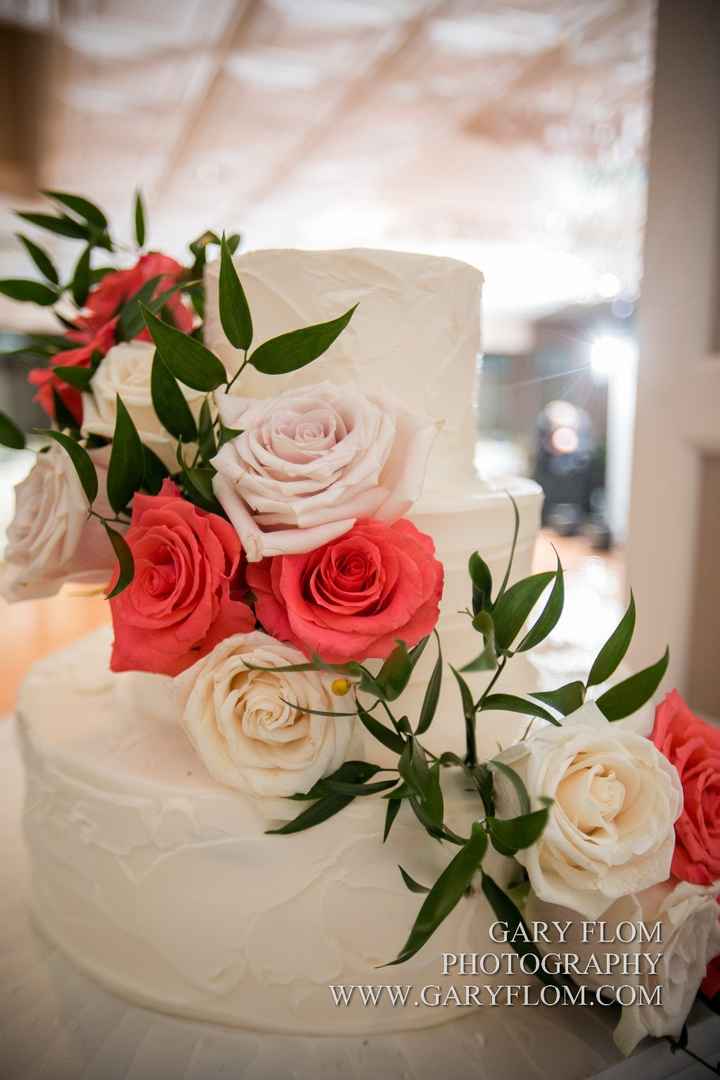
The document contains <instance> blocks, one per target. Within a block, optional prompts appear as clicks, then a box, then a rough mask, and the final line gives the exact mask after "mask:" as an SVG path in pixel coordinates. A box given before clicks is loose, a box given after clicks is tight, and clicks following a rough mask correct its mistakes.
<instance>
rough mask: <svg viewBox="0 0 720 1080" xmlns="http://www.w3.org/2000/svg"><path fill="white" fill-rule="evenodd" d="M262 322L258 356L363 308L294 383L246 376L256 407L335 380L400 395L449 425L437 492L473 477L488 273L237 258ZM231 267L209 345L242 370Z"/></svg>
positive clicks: (311, 255)
mask: <svg viewBox="0 0 720 1080" xmlns="http://www.w3.org/2000/svg"><path fill="white" fill-rule="evenodd" d="M235 265H236V267H237V270H238V273H239V276H240V279H241V281H242V284H243V288H244V289H245V292H246V294H247V297H248V302H249V305H250V310H251V313H252V319H253V327H254V338H253V348H255V347H257V345H259V344H261V343H262V342H264V341H266V340H268V338H272V337H276V336H277V335H279V334H283V333H286V332H287V331H289V330H297V329H299V328H300V327H302V326H309V325H312V324H314V323H319V322H326V321H328V320H330V319H334V318H336V317H337V316H338V315H342V314H343V313H344V312H345V311H347V310H348V308H350V307H352V306H353V305H354V304H357V305H358V307H357V310H356V311H355V314H354V315H353V317H352V320H351V321H350V323H349V325H348V326H347V328H346V329H345V330H343V332H342V333H341V334H340V336H339V337H338V338H337V339H336V341H335V342H334V343H333V345H331V346H330V348H329V349H328V350H327V352H326V353H325V354H324V355H323V356H322V357H320V358H319V359H318V360H316V361H315V362H314V363H312V364H310V365H309V366H308V367H306V368H303V369H301V370H300V371H296V372H293V373H291V374H289V375H282V376H268V375H261V374H259V373H258V372H256V371H255V370H254V369H253V368H252V367H248V368H246V369H245V371H244V372H243V374H242V375H241V376H240V379H239V380H238V383H237V388H238V393H241V394H243V395H244V396H246V397H269V396H271V395H273V394H275V393H277V392H278V391H279V390H282V389H285V388H286V387H288V386H306V385H308V384H310V383H317V382H320V381H321V380H323V379H330V380H332V382H334V383H340V384H345V383H356V384H357V385H358V386H360V387H361V388H362V389H363V390H365V391H367V392H370V393H374V394H378V393H380V394H382V393H387V392H388V391H389V392H390V393H392V394H393V395H395V396H396V397H397V398H399V399H400V400H401V401H402V403H403V404H404V405H405V407H406V408H407V409H408V410H409V411H411V412H414V413H417V414H419V415H421V416H430V417H432V418H433V419H437V420H441V421H443V428H442V431H441V432H440V435H439V437H438V440H437V442H436V446H435V449H434V451H433V453H432V455H431V459H430V466H429V471H428V479H427V488H428V490H443V488H444V487H445V486H446V485H447V483H448V477H449V476H452V477H453V479H454V480H455V481H457V480H458V479H460V478H464V479H465V480H466V481H467V480H468V479H469V478H471V477H472V475H473V474H472V461H473V456H472V455H473V446H474V442H475V430H474V417H473V410H472V401H473V398H474V391H475V380H476V370H477V357H478V354H479V351H480V295H481V288H482V281H483V277H482V274H481V273H480V271H479V270H478V269H476V268H475V267H474V266H469V265H468V264H467V263H462V262H458V261H457V260H455V259H445V258H437V257H435V256H430V255H413V254H407V253H404V252H399V251H374V250H372V249H370V248H352V249H349V250H339V251H295V250H269V251H251V252H248V253H247V254H244V255H239V256H236V258H235ZM218 279H219V264H218V263H213V264H211V265H209V266H208V268H207V270H206V276H205V283H206V289H207V299H206V307H205V326H204V333H205V342H206V344H207V345H208V347H209V348H211V349H213V350H214V351H215V352H216V353H217V354H218V355H219V356H220V358H221V359H222V360H223V362H224V363H225V364H226V366H227V368H228V370H229V371H234V370H236V369H237V367H238V364H239V362H240V360H241V357H242V354H241V353H239V352H238V351H237V350H235V349H233V347H232V346H231V345H230V344H229V342H228V341H227V338H226V337H225V334H224V332H223V329H222V325H221V322H220V315H219V309H218V301H217V294H218Z"/></svg>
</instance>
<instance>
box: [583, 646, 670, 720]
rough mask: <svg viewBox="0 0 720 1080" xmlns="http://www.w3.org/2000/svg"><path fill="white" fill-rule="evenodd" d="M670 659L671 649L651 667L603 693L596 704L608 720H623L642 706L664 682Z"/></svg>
mask: <svg viewBox="0 0 720 1080" xmlns="http://www.w3.org/2000/svg"><path fill="white" fill-rule="evenodd" d="M669 661H670V650H669V649H666V650H665V653H664V655H663V656H661V657H660V659H659V660H658V661H657V663H655V664H651V666H650V667H646V668H643V670H642V671H638V672H637V673H636V674H635V675H631V676H630V678H629V679H623V681H622V682H620V683H617V685H616V686H611V687H610V689H609V690H606V691H605V693H604V694H601V695H600V697H599V698H598V699H597V701H596V702H595V704H596V705H597V707H598V708H599V709H600V711H601V712H602V713H603V714H604V715H605V717H606V719H608V720H623V719H624V718H625V717H626V716H631V715H632V714H633V713H634V712H637V710H638V709H640V708H642V706H643V705H644V704H645V702H646V701H649V700H650V698H651V697H652V696H653V694H654V693H655V691H656V690H657V688H658V686H659V685H660V683H661V682H662V679H663V676H664V675H665V672H666V671H667V666H668V663H669Z"/></svg>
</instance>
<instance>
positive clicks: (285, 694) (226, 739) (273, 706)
mask: <svg viewBox="0 0 720 1080" xmlns="http://www.w3.org/2000/svg"><path fill="white" fill-rule="evenodd" d="M304 661H305V657H304V656H303V655H302V653H300V652H298V650H297V649H294V648H292V647H291V646H289V645H283V644H281V643H280V642H278V641H275V639H274V638H271V637H269V636H268V635H267V634H263V633H260V632H259V631H255V632H254V633H251V634H236V635H235V636H234V637H229V638H226V639H225V640H224V641H222V642H220V644H219V645H217V646H216V647H215V648H214V649H213V651H212V652H211V653H209V654H208V656H206V657H204V659H202V660H199V661H198V662H197V664H195V665H194V666H193V667H191V668H189V669H188V670H187V671H186V672H184V673H183V674H182V675H181V676H179V677H178V678H177V679H176V680H175V689H176V691H177V693H178V695H179V704H180V708H181V709H182V720H181V722H182V725H183V727H184V729H185V731H186V732H187V734H188V736H189V738H190V741H191V742H192V744H193V746H194V747H195V749H196V751H197V753H198V755H199V756H200V758H201V759H202V761H203V763H204V765H205V767H206V768H207V770H208V772H209V773H210V775H211V776H213V777H214V778H215V779H216V780H219V781H220V783H221V784H227V785H228V787H233V788H237V789H238V790H239V791H244V792H247V793H249V794H252V795H261V796H271V797H272V796H276V797H277V796H289V795H296V794H297V793H298V792H306V791H309V789H310V788H311V787H312V786H313V784H314V783H316V781H318V780H320V779H321V777H323V776H327V775H329V774H330V773H332V772H334V771H335V770H336V769H337V768H339V766H340V765H341V764H342V762H343V761H344V760H345V752H346V750H347V748H348V744H349V742H350V738H351V735H352V731H353V726H352V717H347V716H343V717H337V718H335V717H331V716H320V715H316V714H314V713H312V712H310V711H308V712H304V711H303V710H304V709H307V710H311V709H314V710H318V711H319V712H328V711H334V710H337V709H338V706H337V698H335V697H334V696H333V694H332V693H331V691H330V684H329V681H328V679H327V678H325V677H324V676H322V675H320V674H319V673H318V672H315V671H309V672H281V671H278V672H273V671H252V670H249V668H248V666H247V665H253V666H257V667H284V666H286V665H288V664H302V663H303V662H304ZM283 699H284V700H283ZM286 702H293V703H296V704H297V705H298V706H299V709H296V708H294V707H293V706H292V705H288V704H286ZM338 711H339V710H338Z"/></svg>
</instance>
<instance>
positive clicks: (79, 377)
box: [53, 364, 94, 394]
mask: <svg viewBox="0 0 720 1080" xmlns="http://www.w3.org/2000/svg"><path fill="white" fill-rule="evenodd" d="M53 371H54V372H55V374H56V375H57V377H58V378H59V379H62V381H63V382H65V383H67V384H68V386H72V387H74V388H75V390H79V391H80V392H81V393H83V394H87V393H89V392H90V381H91V379H92V377H93V375H94V372H93V370H92V368H89V367H78V366H77V365H75V364H73V365H71V366H70V367H62V366H60V367H54V368H53Z"/></svg>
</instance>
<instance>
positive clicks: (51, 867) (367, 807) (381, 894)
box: [18, 631, 518, 1034]
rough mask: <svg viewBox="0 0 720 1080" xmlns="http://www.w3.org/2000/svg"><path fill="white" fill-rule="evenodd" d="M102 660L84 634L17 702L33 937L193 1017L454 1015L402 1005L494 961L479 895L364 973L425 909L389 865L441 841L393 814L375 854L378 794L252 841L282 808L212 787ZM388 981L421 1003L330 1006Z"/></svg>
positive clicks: (468, 798) (283, 1022) (147, 700)
mask: <svg viewBox="0 0 720 1080" xmlns="http://www.w3.org/2000/svg"><path fill="white" fill-rule="evenodd" d="M108 650H109V633H107V632H106V631H100V632H98V633H96V634H94V635H92V636H91V637H90V638H88V639H86V640H84V641H82V642H79V643H78V644H76V645H74V646H72V647H71V648H69V649H67V650H65V651H64V652H62V653H58V654H56V655H54V656H52V657H49V658H48V659H46V660H44V661H41V662H40V663H38V664H36V665H35V667H34V668H33V670H32V672H31V674H30V675H29V676H28V678H27V680H26V682H25V684H24V686H23V688H22V691H21V694H20V700H19V708H18V715H19V731H20V740H21V749H22V754H23V758H24V762H25V768H26V773H27V794H26V805H25V818H24V820H25V830H26V837H27V843H28V846H29V851H30V855H31V864H32V871H33V887H32V907H33V912H34V916H35V919H36V921H37V923H38V924H39V926H40V928H41V930H42V931H43V932H44V933H45V934H46V935H47V936H48V937H49V938H50V939H51V940H52V941H53V942H54V943H55V944H56V945H58V946H59V947H60V948H61V949H62V950H63V951H64V952H65V953H66V954H67V955H68V956H69V957H70V958H71V959H72V960H74V961H75V962H76V963H77V964H78V965H80V966H81V967H82V968H84V969H86V970H87V971H88V972H90V973H91V974H92V975H94V976H95V977H96V978H97V979H98V980H100V981H101V982H102V983H104V984H105V985H106V986H108V987H110V988H111V989H113V990H115V991H116V992H118V993H120V994H122V995H123V996H125V997H127V998H129V999H131V1000H133V1001H137V1002H139V1003H142V1004H145V1005H149V1006H151V1007H154V1008H157V1009H160V1010H162V1011H166V1012H171V1013H177V1014H180V1015H183V1016H188V1017H192V1018H196V1019H206V1020H214V1021H219V1022H222V1023H226V1024H232V1025H237V1026H241V1027H248V1028H255V1029H263V1030H270V1031H277V1032H296V1033H313V1032H315V1033H327V1034H363V1033H371V1032H380V1031H400V1030H406V1029H412V1028H419V1027H424V1026H429V1025H433V1024H438V1023H442V1022H444V1021H447V1020H450V1019H453V1018H455V1017H457V1016H458V1015H462V1014H463V1013H466V1012H468V1011H469V1010H463V1009H455V1008H454V1009H449V1008H442V1007H434V1006H432V1004H428V1005H424V1004H416V1002H417V1001H418V1000H419V998H418V993H419V991H420V988H421V987H423V986H431V987H433V988H434V987H438V988H440V989H439V993H442V991H443V989H447V988H448V987H449V986H450V985H451V984H453V982H455V983H456V984H457V982H458V979H457V977H456V976H455V978H454V977H453V975H449V976H446V977H444V976H443V975H442V959H441V957H442V954H443V953H444V952H447V953H455V954H457V953H460V952H474V953H487V952H496V951H500V950H502V949H503V946H501V945H496V944H494V943H493V942H492V940H491V939H490V936H489V927H490V924H491V923H492V922H493V921H494V916H493V915H492V913H491V911H490V909H489V907H488V906H487V904H486V902H485V900H484V898H483V897H482V895H481V894H476V895H473V896H470V897H468V898H465V899H463V900H462V901H461V903H460V904H459V905H458V906H457V908H456V909H455V910H454V912H453V913H452V915H451V916H450V917H449V918H448V919H447V920H446V921H445V923H443V925H442V926H441V928H440V929H439V930H438V931H437V933H436V934H435V935H434V936H433V938H432V939H431V941H430V943H429V944H428V945H426V947H425V948H424V949H423V950H422V951H421V952H420V953H419V954H418V955H417V956H416V957H414V958H413V959H412V960H410V961H409V962H407V963H406V964H404V965H402V966H398V967H392V968H387V969H385V970H378V966H379V965H382V964H385V963H387V962H388V961H390V960H392V959H393V958H394V957H395V956H396V955H397V953H398V951H399V950H400V948H401V947H402V945H403V943H404V941H405V939H406V937H407V934H408V931H409V929H410V927H411V925H412V923H413V921H414V919H415V916H416V914H417V911H418V909H419V907H420V904H421V903H422V897H421V896H417V895H415V894H413V893H411V892H409V891H408V889H407V888H406V886H405V885H404V883H403V881H402V879H401V876H400V873H399V870H398V865H399V864H400V865H402V866H404V867H405V868H406V869H407V870H408V871H409V873H410V874H412V876H413V877H414V878H415V879H416V880H418V881H420V882H426V883H429V882H432V881H434V880H435V879H436V878H437V876H438V874H439V873H440V872H441V870H442V869H443V868H444V866H445V865H446V864H447V862H448V860H449V858H450V857H451V854H452V852H451V851H450V850H449V849H448V847H447V845H441V844H439V843H434V842H433V841H432V840H430V839H429V837H428V836H427V834H426V833H424V831H423V830H422V829H421V828H420V826H419V825H418V824H417V822H416V820H415V818H414V817H413V815H412V813H411V811H410V810H409V809H408V808H407V807H403V808H402V810H401V812H400V814H399V815H398V818H397V821H396V823H395V825H394V827H393V830H392V833H391V835H390V837H389V839H388V841H387V843H385V844H383V843H382V831H383V820H384V814H385V803H384V802H383V801H382V800H381V799H380V798H377V797H371V798H363V799H356V800H355V801H354V802H353V803H351V804H350V805H349V806H348V807H347V808H346V809H344V810H343V811H342V812H341V813H339V814H337V815H336V816H335V817H333V818H331V819H329V820H328V821H326V822H324V823H322V824H321V825H318V826H316V827H315V828H312V829H309V830H307V831H305V832H302V833H299V834H296V835H290V836H267V835H265V830H266V829H267V828H269V827H271V826H272V825H273V824H275V823H277V822H279V821H282V820H283V819H287V818H289V817H293V816H295V814H296V813H297V811H298V804H297V803H294V802H290V801H288V800H274V799H270V800H268V799H251V798H247V797H246V796H244V795H241V794H239V793H237V792H235V791H233V790H230V789H228V788H225V787H222V786H221V785H219V784H217V783H216V782H215V781H214V780H212V779H211V778H210V777H209V776H208V774H207V773H206V771H205V769H204V767H203V765H202V763H201V762H200V761H199V760H198V758H197V757H196V756H195V754H194V752H193V750H192V748H191V746H190V744H189V742H188V741H187V738H186V736H185V734H184V732H183V730H182V729H181V728H180V726H179V724H178V721H177V716H176V715H175V714H174V710H173V708H172V705H171V702H172V696H171V687H170V685H169V680H165V679H163V678H160V677H156V676H135V675H119V676H118V675H111V674H110V673H109V671H108ZM138 702H142V707H139V706H138ZM449 780H450V782H449V783H448V784H447V787H448V788H451V789H452V790H450V791H449V792H448V799H447V801H448V807H449V812H448V820H449V821H450V822H451V823H453V824H455V826H456V827H457V828H461V827H462V826H463V825H464V826H465V828H467V825H468V822H469V821H470V820H472V819H473V818H474V817H477V816H478V814H479V811H480V805H481V804H480V803H479V801H478V798H477V795H476V794H473V793H471V792H469V791H467V790H465V783H464V781H463V780H462V779H461V777H460V776H459V775H458V776H456V778H455V782H454V783H453V781H452V779H451V778H449ZM511 865H512V864H511V863H510V862H509V861H508V860H503V859H501V858H500V857H499V856H496V857H495V859H494V862H493V865H492V872H493V874H494V875H495V876H496V878H497V879H498V880H499V881H501V882H507V880H508V875H509V873H510V872H511ZM459 981H460V982H463V981H467V980H459ZM472 981H473V982H475V983H476V982H478V981H479V982H482V983H490V984H492V983H493V981H495V982H496V983H501V982H507V978H506V977H505V978H503V976H502V975H498V976H497V977H496V978H495V980H493V979H492V978H486V977H485V976H479V977H478V978H477V979H473V980H472ZM511 981H513V982H517V981H518V980H517V978H513V979H512V980H511ZM395 983H398V984H400V985H408V984H411V985H412V987H413V990H414V991H417V992H418V993H415V992H413V993H411V994H410V995H409V997H408V1000H407V1004H406V1005H405V1006H404V1007H403V1006H400V1005H396V1006H393V1004H392V1003H391V1002H390V1001H389V999H388V998H387V996H386V995H385V994H383V995H382V997H381V1000H380V1002H379V1003H378V1004H377V1005H376V1006H374V1007H373V1006H368V1007H364V1006H363V1004H362V1002H361V1000H360V998H359V996H358V997H356V998H354V999H353V1001H352V1004H351V1005H349V1006H343V1005H336V1004H335V1000H334V997H333V991H332V990H331V987H332V986H346V987H352V986H367V985H379V984H395ZM433 996H434V990H433V991H431V998H432V997H433Z"/></svg>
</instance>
